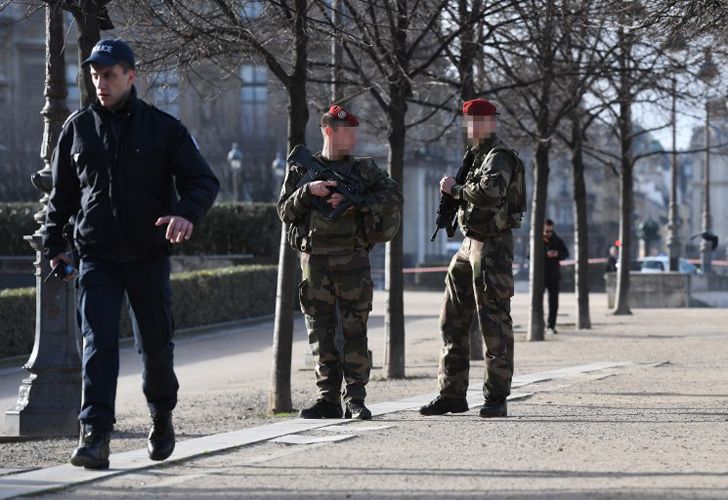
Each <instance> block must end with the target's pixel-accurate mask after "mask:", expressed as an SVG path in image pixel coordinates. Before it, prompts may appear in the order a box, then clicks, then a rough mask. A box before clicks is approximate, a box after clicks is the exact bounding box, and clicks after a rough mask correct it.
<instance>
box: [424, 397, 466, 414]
mask: <svg viewBox="0 0 728 500" xmlns="http://www.w3.org/2000/svg"><path fill="white" fill-rule="evenodd" d="M466 411H468V402H467V400H466V399H465V398H446V397H444V396H437V397H436V398H435V399H433V400H432V401H430V402H429V403H427V404H426V405H425V406H423V407H422V408H420V415H425V416H432V415H444V414H445V413H463V412H466Z"/></svg>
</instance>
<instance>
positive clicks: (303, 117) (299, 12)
mask: <svg viewBox="0 0 728 500" xmlns="http://www.w3.org/2000/svg"><path fill="white" fill-rule="evenodd" d="M306 10H307V4H306V0H296V12H295V19H294V33H295V40H296V42H295V50H296V64H295V68H294V72H293V75H292V76H291V78H289V80H288V82H287V85H286V88H287V90H288V151H289V152H290V151H291V150H292V149H293V148H294V147H295V146H296V145H297V144H302V143H304V142H305V139H306V124H307V123H308V102H307V99H306V81H307V79H306V66H307V64H308V35H307V33H306ZM287 229H288V225H287V224H284V225H283V229H282V233H281V244H280V250H279V254H278V282H277V290H276V313H275V314H276V315H275V324H274V330H273V367H272V374H273V375H272V376H273V381H272V385H271V390H270V395H269V399H268V406H269V409H270V411H271V412H273V413H278V412H287V411H291V410H292V409H293V404H292V402H291V360H292V351H293V307H294V304H295V300H294V298H295V292H296V290H297V288H296V252H295V251H294V250H293V249H291V248H290V247H289V246H288V245H287V243H286V231H287Z"/></svg>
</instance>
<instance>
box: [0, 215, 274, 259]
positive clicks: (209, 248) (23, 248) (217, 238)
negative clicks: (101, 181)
mask: <svg viewBox="0 0 728 500" xmlns="http://www.w3.org/2000/svg"><path fill="white" fill-rule="evenodd" d="M38 209H39V205H38V204H37V203H0V255H32V250H31V248H30V246H29V245H28V243H26V242H25V241H23V236H24V235H26V234H33V233H34V232H35V230H36V229H37V227H38V224H37V223H36V222H35V220H33V214H34V213H36V212H37V211H38ZM280 236H281V222H280V220H279V219H278V215H277V214H276V209H275V205H274V204H273V203H221V204H219V205H215V206H214V207H212V208H211V209H210V211H209V213H208V214H207V216H206V217H205V218H204V219H203V220H202V222H201V223H200V225H199V226H198V227H196V228H195V232H194V234H193V235H192V239H191V240H190V241H187V242H185V243H184V244H182V245H179V246H177V247H175V253H176V254H179V255H228V254H250V255H253V256H255V257H272V256H275V255H278V245H279V243H280Z"/></svg>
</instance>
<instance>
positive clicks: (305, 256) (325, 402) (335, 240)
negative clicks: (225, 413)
mask: <svg viewBox="0 0 728 500" xmlns="http://www.w3.org/2000/svg"><path fill="white" fill-rule="evenodd" d="M320 125H321V133H322V134H323V141H324V144H323V150H322V151H321V152H319V153H317V154H315V155H314V157H315V158H317V159H318V160H319V161H320V163H321V164H323V165H324V166H326V167H329V168H331V169H335V170H338V171H340V172H342V173H344V174H347V175H351V176H352V177H354V178H356V179H359V180H360V184H361V186H359V188H358V189H357V191H358V192H359V193H360V194H362V195H363V196H364V203H363V204H361V205H359V206H352V207H350V208H349V209H347V210H346V211H345V212H344V213H343V214H342V215H341V216H340V217H338V218H336V219H335V220H331V219H330V218H329V217H327V214H326V213H325V212H326V210H324V211H322V210H320V208H317V207H316V205H317V204H316V203H315V199H316V198H318V199H319V200H323V201H324V202H325V204H326V205H327V206H326V207H325V208H329V207H330V208H331V209H336V208H337V207H338V206H339V205H340V204H341V203H344V202H345V197H344V196H343V195H342V194H341V192H337V182H338V181H335V180H326V179H311V180H310V181H309V182H305V180H306V177H305V176H306V171H305V170H304V169H303V168H301V166H299V165H296V164H293V163H291V164H290V166H289V169H288V172H287V173H286V178H285V181H284V183H283V187H282V189H281V195H280V198H279V200H278V215H279V216H280V218H281V220H282V221H283V222H286V223H289V224H290V230H289V242H291V244H292V245H293V246H294V247H295V248H296V249H297V250H299V251H300V252H301V270H302V271H303V281H302V282H301V284H300V286H299V295H300V301H301V309H302V311H303V313H304V315H305V318H306V329H307V330H308V338H309V343H310V344H311V347H312V351H313V354H314V356H315V357H316V358H317V361H316V385H317V386H318V393H319V394H318V399H317V401H316V402H315V404H313V406H311V407H310V408H306V409H303V410H301V412H300V416H301V417H302V418H341V417H342V409H341V396H342V394H341V385H342V376H343V378H344V380H345V381H346V387H345V388H344V391H343V398H344V402H345V404H346V412H345V416H346V417H347V418H355V419H362V420H365V419H370V418H371V416H372V415H371V412H370V411H369V409H367V408H366V406H365V405H364V399H365V397H366V389H365V386H366V384H367V382H368V380H369V371H370V359H369V355H368V349H367V319H368V317H369V311H371V309H372V279H371V272H370V266H369V250H370V249H371V248H372V246H373V244H374V243H376V242H378V241H382V240H377V239H372V237H371V234H370V231H369V230H368V229H369V228H371V227H373V226H377V224H373V225H372V224H371V223H372V221H377V220H379V221H380V222H384V223H385V225H387V224H388V221H390V220H391V219H389V218H387V217H384V218H382V216H383V215H386V214H388V213H389V214H392V213H394V214H397V213H399V212H400V210H401V206H402V195H401V193H400V189H399V186H398V185H397V183H395V182H394V181H393V180H392V179H390V178H389V176H388V175H387V173H386V172H384V171H383V170H381V169H379V167H377V165H376V163H375V162H374V160H373V159H371V158H355V157H353V156H351V151H352V149H353V148H354V145H355V142H356V130H357V127H358V125H359V122H358V120H357V118H356V117H355V116H354V115H353V114H352V113H350V112H349V111H347V110H346V109H344V108H343V107H341V106H338V105H332V106H331V107H330V108H329V110H328V111H327V112H326V113H324V115H323V116H322V117H321V120H320ZM294 151H295V150H294ZM302 179H303V182H302ZM351 187H353V186H351ZM339 188H341V186H339ZM318 205H319V207H320V203H319V204H318ZM395 219H396V217H395ZM394 224H395V225H396V227H393V228H390V229H393V231H390V234H389V236H388V238H391V237H393V236H394V235H395V234H396V232H397V230H398V228H399V223H398V222H395V223H394ZM379 225H381V224H379ZM337 304H338V307H339V311H340V315H341V326H342V331H343V334H344V348H343V359H341V358H340V355H339V353H338V351H337V348H336V342H335V329H336V321H337V319H336V306H337Z"/></svg>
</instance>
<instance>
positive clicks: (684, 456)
mask: <svg viewBox="0 0 728 500" xmlns="http://www.w3.org/2000/svg"><path fill="white" fill-rule="evenodd" d="M378 299H379V301H378V303H377V306H376V309H375V317H374V321H373V326H374V327H373V328H372V347H373V348H374V350H375V360H376V359H377V358H378V359H381V357H378V356H381V354H378V351H379V349H377V347H379V346H380V345H381V344H380V342H381V340H382V337H381V326H380V325H379V324H378V322H379V319H380V317H379V315H380V314H381V313H378V312H377V311H381V310H382V309H381V307H382V303H381V299H382V297H381V296H379V297H378ZM439 299H440V294H439V293H434V294H433V293H408V294H407V298H406V307H407V309H406V310H407V316H408V322H407V332H408V342H407V349H408V352H407V359H408V369H407V372H408V374H409V378H408V379H406V380H403V381H386V380H381V377H380V376H379V375H378V374H377V372H376V371H375V374H374V377H373V379H374V380H373V382H372V384H371V386H370V401H371V402H372V405H371V406H372V408H373V409H374V410H375V414H376V416H375V418H374V419H373V420H372V421H371V422H346V421H341V422H333V423H332V422H328V421H326V422H305V421H301V420H299V419H295V418H289V419H275V420H274V421H273V422H271V420H269V419H263V418H262V417H261V419H260V421H255V422H242V423H239V425H237V428H236V427H232V428H230V429H228V433H222V434H216V433H215V432H212V433H206V432H203V431H202V429H197V431H198V432H197V434H196V435H192V434H189V435H183V436H182V439H186V441H183V442H182V443H181V444H180V446H179V448H178V450H177V451H176V453H175V455H174V456H173V458H176V459H181V460H179V461H175V462H173V463H169V464H166V465H165V466H163V467H159V466H153V467H149V466H150V463H149V461H148V460H146V459H145V458H144V454H143V451H142V450H141V446H136V448H138V450H137V451H134V450H133V449H132V450H130V451H129V452H126V453H125V452H122V450H119V449H118V445H117V448H113V450H114V451H116V453H114V454H113V455H112V468H114V470H113V471H112V472H111V473H113V474H115V475H113V476H110V477H104V478H100V477H99V476H100V475H99V474H98V473H94V472H90V471H83V470H79V469H73V468H71V467H66V466H60V467H55V468H46V469H45V470H38V471H36V472H34V473H16V474H9V475H6V476H4V477H2V478H0V491H2V492H4V493H5V495H8V494H10V493H13V492H14V491H15V490H11V489H10V488H15V487H28V486H31V487H37V486H38V485H43V484H47V485H48V486H53V485H54V484H57V482H58V481H59V480H62V481H71V480H82V481H92V482H89V483H86V484H81V485H74V486H71V487H70V489H65V490H63V491H60V492H57V493H53V494H48V495H49V496H53V497H54V498H55V497H61V498H63V497H67V498H77V497H80V496H90V495H93V496H114V497H128V498H137V497H139V496H144V495H163V496H170V497H180V498H199V497H207V496H215V497H237V498H240V497H242V498H258V497H260V498H294V497H295V498H314V497H319V496H327V497H333V498H360V497H362V498H363V497H371V498H405V497H406V498H409V497H412V498H436V497H437V498H440V497H443V496H446V497H449V498H474V497H483V496H485V495H486V494H493V495H494V496H495V497H498V498H509V497H513V498H530V497H538V498H728V390H726V385H727V383H728V364H727V363H726V360H727V359H728V342H726V341H727V340H728V326H727V325H728V312H727V311H726V310H706V309H701V310H696V309H692V310H637V311H635V314H634V315H633V316H629V317H614V316H610V315H608V313H607V311H606V310H605V308H604V303H605V302H606V300H605V297H604V296H603V295H597V296H595V297H594V299H593V313H592V314H593V318H592V319H593V321H594V323H595V325H594V329H593V330H591V331H588V332H587V331H581V332H575V331H574V330H573V319H572V318H573V314H572V313H573V307H574V304H573V302H574V301H573V296H570V295H566V296H564V300H563V308H562V312H563V315H561V316H560V318H559V319H560V322H561V324H562V326H561V329H560V332H561V333H560V334H559V335H557V336H555V337H551V338H549V339H547V341H546V342H540V343H529V342H525V339H524V334H523V332H524V330H525V328H524V327H525V318H526V317H527V315H526V308H525V305H526V297H525V296H521V297H517V298H516V300H515V301H514V320H515V323H516V331H517V342H516V364H517V369H516V383H515V384H514V385H517V386H519V387H518V388H516V389H515V390H514V392H515V393H517V395H519V396H520V398H519V399H516V400H514V401H512V402H511V403H510V408H509V409H510V416H509V417H508V418H505V419H494V420H484V419H481V418H480V417H478V415H477V407H476V406H477V405H478V404H481V403H482V395H480V394H479V389H480V382H478V379H479V378H480V377H481V376H482V375H481V374H482V363H474V365H473V367H472V370H471V371H472V374H473V384H472V386H471V392H470V394H469V401H470V404H471V407H472V410H471V411H470V412H468V413H465V414H462V415H457V416H443V417H430V418H424V417H421V416H420V415H419V414H417V413H416V411H414V409H415V408H416V407H417V406H418V405H419V404H420V403H422V402H423V401H426V400H427V399H428V398H429V397H431V396H432V395H433V392H434V377H435V373H436V359H437V354H438V352H437V351H438V341H437V338H436V326H437V322H436V321H437V318H436V316H437V308H438V304H439ZM569 323H571V325H569ZM263 329H264V328H263V327H259V330H261V332H260V333H261V334H262V330H263ZM254 330H255V328H254ZM251 334H252V335H256V332H255V331H251V332H248V333H247V334H245V335H247V336H250V335H251ZM230 335H231V336H232V338H238V337H236V336H235V335H233V334H230ZM217 338H227V337H225V336H224V335H223V336H220V337H217ZM208 341H210V340H209V339H208ZM189 342H190V343H191V344H192V345H193V346H194V345H197V347H198V348H199V346H200V344H196V343H195V341H193V340H190V341H189ZM200 342H202V340H200ZM297 345H298V344H297ZM303 347H305V345H304V346H303ZM264 352H266V349H261V351H259V352H258V353H257V354H258V355H257V357H258V358H264V356H262V354H263V353H264ZM302 353H303V351H302V352H297V353H296V354H294V361H296V363H297V367H298V368H301V367H302V366H301V365H302V362H303V359H302V358H303V356H302ZM227 355H229V356H231V357H234V356H235V354H234V353H228V354H227ZM299 355H300V361H297V360H298V359H299ZM221 357H222V358H223V359H225V356H221ZM246 359H247V358H246ZM251 359H252V357H251ZM210 360H211V361H214V358H213V357H211V358H210ZM206 362H207V361H202V362H201V363H202V365H200V366H197V371H196V373H197V377H198V378H199V379H204V378H205V377H203V376H202V375H203V372H202V370H204V369H205V368H206V366H205V365H204V363H206ZM260 363H263V361H261V362H260ZM232 364H233V363H232V360H231V365H232ZM181 368H182V369H183V370H184V369H185V368H184V367H181ZM252 368H253V369H258V370H260V369H261V368H260V366H259V365H256V364H255V363H253V366H252ZM244 371H245V370H242V369H240V372H241V373H242V372H244ZM268 372H269V370H267V371H266V373H268ZM311 377H312V374H311V372H307V371H300V370H297V371H295V372H294V381H295V384H294V386H297V385H298V384H299V383H300V384H302V385H303V386H308V385H312V381H311ZM262 378H265V377H262ZM197 383H198V384H199V385H200V387H199V389H200V390H201V389H202V387H203V386H204V382H203V381H202V380H198V381H197ZM184 386H185V385H184V383H183V388H184ZM228 389H229V388H228ZM237 390H239V391H245V390H251V389H250V387H249V386H247V385H240V386H238V387H237ZM259 390H260V389H259ZM227 394H232V393H231V392H228V393H227ZM296 394H297V396H296V398H297V401H296V402H295V404H296V405H297V406H300V405H301V404H303V403H304V402H305V398H306V397H310V396H311V392H310V391H308V392H305V391H304V392H302V393H296ZM529 394H530V397H526V396H528V395H529ZM413 395H417V396H415V397H413ZM191 396H193V394H192V393H190V394H188V397H186V398H183V401H182V402H181V408H180V411H178V412H177V413H176V414H177V415H178V417H177V420H178V422H179V425H181V426H183V427H184V421H185V420H184V417H183V416H180V415H179V414H182V415H190V416H194V415H198V417H195V418H200V419H203V420H204V417H205V416H209V415H210V413H211V412H214V409H211V408H208V407H205V406H204V405H202V406H200V405H199V401H200V400H199V399H195V398H192V397H191ZM190 406H192V407H193V408H195V410H194V411H193V410H190V409H189V407H190ZM182 407H186V408H187V410H182ZM240 413H243V414H244V413H245V409H241V410H240ZM200 414H201V415H202V416H201V417H199V415H200ZM128 418H132V419H133V418H139V419H140V420H143V419H142V418H141V416H136V417H135V416H132V415H130V416H128ZM121 420H122V418H121V416H120V421H121ZM193 420H194V419H193ZM233 423H235V422H233ZM248 424H250V425H248ZM210 429H211V430H213V431H219V430H220V428H219V426H215V425H212V426H210ZM222 430H223V431H224V430H225V429H222ZM138 439H139V442H140V443H141V442H143V437H139V438H138ZM132 441H133V440H132ZM36 444H38V443H36ZM41 444H42V443H41ZM114 445H115V443H112V447H114ZM0 446H2V447H3V455H4V454H5V453H6V449H7V448H6V445H5V444H2V445H0ZM18 446H19V445H18ZM221 448H225V449H226V451H219V452H215V453H210V454H205V455H200V452H203V451H214V450H218V449H221ZM187 457H191V458H187ZM183 458H184V459H183ZM10 465H12V464H10ZM47 465H50V464H47ZM138 467H143V468H142V469H139V468H138ZM10 468H13V467H10ZM53 474H55V476H53ZM46 481H48V482H49V483H45V482H46ZM54 482H55V483H54ZM17 492H18V493H20V491H17Z"/></svg>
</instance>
